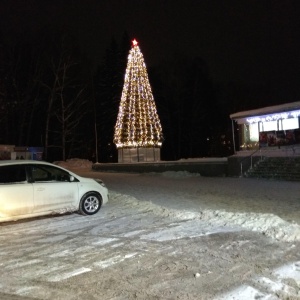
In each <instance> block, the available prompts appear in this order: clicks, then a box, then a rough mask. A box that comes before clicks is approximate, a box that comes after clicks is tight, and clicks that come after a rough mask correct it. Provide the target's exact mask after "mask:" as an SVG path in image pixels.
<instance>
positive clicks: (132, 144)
mask: <svg viewBox="0 0 300 300" xmlns="http://www.w3.org/2000/svg"><path fill="white" fill-rule="evenodd" d="M162 140H163V135H162V128H161V124H160V120H159V117H158V114H157V110H156V105H155V102H154V98H153V94H152V89H151V86H150V83H149V78H148V73H147V69H146V65H145V62H144V57H143V54H142V52H141V50H140V48H139V46H138V42H137V41H136V40H135V39H134V40H133V41H132V48H131V50H130V52H129V55H128V62H127V68H126V73H125V79H124V85H123V91H122V96H121V102H120V106H119V113H118V117H117V122H116V125H115V134H114V143H115V144H116V146H117V148H118V149H125V148H145V147H146V148H147V147H148V148H149V147H161V145H162Z"/></svg>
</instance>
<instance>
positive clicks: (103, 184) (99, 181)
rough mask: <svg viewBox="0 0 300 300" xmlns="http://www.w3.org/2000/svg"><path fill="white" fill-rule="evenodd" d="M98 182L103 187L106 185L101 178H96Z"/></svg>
mask: <svg viewBox="0 0 300 300" xmlns="http://www.w3.org/2000/svg"><path fill="white" fill-rule="evenodd" d="M94 180H95V181H96V182H97V183H99V184H100V185H102V186H103V187H106V185H105V183H104V182H103V181H102V180H101V179H98V178H96V179H94Z"/></svg>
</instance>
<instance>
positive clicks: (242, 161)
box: [241, 149, 262, 177]
mask: <svg viewBox="0 0 300 300" xmlns="http://www.w3.org/2000/svg"><path fill="white" fill-rule="evenodd" d="M258 151H259V153H260V160H262V154H261V149H257V150H255V151H254V152H253V153H251V154H250V155H249V156H246V157H244V158H243V159H242V160H241V177H243V163H244V162H245V161H248V160H249V158H250V160H251V163H250V164H251V165H250V169H252V167H253V155H254V154H255V153H257V152H258Z"/></svg>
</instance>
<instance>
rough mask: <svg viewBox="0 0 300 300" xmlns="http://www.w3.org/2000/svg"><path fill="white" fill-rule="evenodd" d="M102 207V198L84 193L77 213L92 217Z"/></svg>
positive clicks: (95, 194) (94, 194)
mask: <svg viewBox="0 0 300 300" xmlns="http://www.w3.org/2000/svg"><path fill="white" fill-rule="evenodd" d="M101 205H102V197H101V196H100V195H99V194H97V193H93V192H91V193H86V194H85V195H84V196H83V197H82V198H81V200H80V204H79V211H80V213H81V214H83V215H89V216H90V215H94V214H95V213H97V212H98V211H99V210H100V208H101Z"/></svg>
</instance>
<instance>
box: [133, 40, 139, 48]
mask: <svg viewBox="0 0 300 300" xmlns="http://www.w3.org/2000/svg"><path fill="white" fill-rule="evenodd" d="M132 45H133V47H135V46H137V45H138V42H137V40H136V39H134V40H133V41H132Z"/></svg>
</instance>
